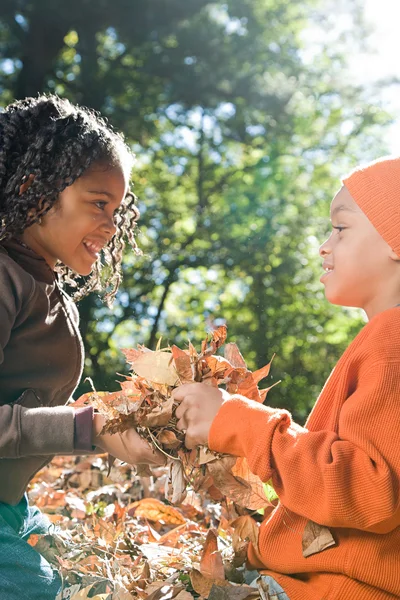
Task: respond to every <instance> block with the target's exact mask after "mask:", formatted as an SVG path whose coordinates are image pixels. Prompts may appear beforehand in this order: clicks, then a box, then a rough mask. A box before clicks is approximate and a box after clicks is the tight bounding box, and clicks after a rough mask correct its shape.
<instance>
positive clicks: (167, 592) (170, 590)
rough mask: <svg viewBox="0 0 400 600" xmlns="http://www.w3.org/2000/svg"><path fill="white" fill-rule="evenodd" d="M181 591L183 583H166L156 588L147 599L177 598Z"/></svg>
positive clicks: (169, 599) (163, 599)
mask: <svg viewBox="0 0 400 600" xmlns="http://www.w3.org/2000/svg"><path fill="white" fill-rule="evenodd" d="M181 591H182V586H181V585H171V584H169V583H164V584H163V585H162V586H160V587H159V588H158V589H157V590H154V592H152V593H151V594H150V595H149V596H147V600H172V598H177V596H178V594H180V593H181Z"/></svg>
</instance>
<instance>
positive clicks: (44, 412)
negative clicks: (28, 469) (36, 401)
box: [15, 406, 74, 457]
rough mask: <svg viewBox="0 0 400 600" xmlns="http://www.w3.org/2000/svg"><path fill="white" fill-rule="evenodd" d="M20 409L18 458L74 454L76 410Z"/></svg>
mask: <svg viewBox="0 0 400 600" xmlns="http://www.w3.org/2000/svg"><path fill="white" fill-rule="evenodd" d="M15 408H17V407H15ZM18 408H20V409H21V410H20V414H19V417H20V418H19V427H20V439H19V448H18V449H17V457H20V456H40V455H44V456H45V455H48V454H72V453H73V451H74V410H73V408H71V407H70V406H52V407H47V406H46V407H40V408H24V407H18Z"/></svg>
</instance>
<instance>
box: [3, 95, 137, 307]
mask: <svg viewBox="0 0 400 600" xmlns="http://www.w3.org/2000/svg"><path fill="white" fill-rule="evenodd" d="M132 162H133V154H132V153H131V151H130V149H129V148H128V146H127V145H126V144H125V142H124V140H123V137H122V136H121V135H119V134H118V133H116V132H115V131H114V130H113V129H112V127H111V126H110V125H109V124H108V123H106V121H105V120H104V119H103V118H101V117H100V115H99V114H98V113H96V112H95V111H92V110H90V109H88V108H85V107H82V106H75V105H73V104H71V103H70V102H69V101H68V100H66V99H62V98H59V97H58V96H56V95H40V96H38V97H37V98H25V99H24V100H19V101H17V102H14V103H13V104H10V105H9V106H7V107H6V109H5V110H4V111H3V112H1V113H0V242H1V240H5V239H7V238H9V237H12V236H16V237H17V236H18V235H20V234H21V233H22V232H23V231H24V230H25V229H26V228H27V227H29V226H30V225H32V224H33V223H37V222H39V221H40V219H41V217H43V215H45V214H46V213H47V212H48V211H49V210H50V209H51V208H52V206H54V204H55V203H56V202H57V199H58V197H59V194H60V192H62V191H63V190H64V189H65V188H66V187H67V186H69V185H71V184H72V183H74V181H75V180H76V179H78V177H80V176H81V175H82V174H83V173H84V172H85V171H86V169H88V168H89V167H90V166H91V165H94V164H95V163H102V164H105V165H107V166H109V167H113V166H115V165H121V167H122V168H124V169H125V168H128V169H129V170H130V168H131V166H132ZM28 179H29V181H30V183H31V184H30V185H29V187H28V186H26V187H27V189H26V191H24V192H23V193H20V187H21V185H22V184H23V183H24V182H27V181H28ZM135 200H136V198H135V195H134V194H133V193H132V192H128V194H127V195H126V197H125V199H124V200H123V202H122V203H121V206H120V208H119V210H118V212H117V214H116V217H115V226H116V228H117V231H116V233H115V235H114V236H113V238H112V239H111V241H110V242H109V243H108V245H107V246H106V247H105V248H104V250H103V255H104V263H105V264H103V262H102V259H101V257H99V259H98V260H97V262H96V264H95V266H94V269H93V271H92V273H91V275H90V276H89V277H88V279H86V281H84V282H83V284H82V283H81V284H80V285H79V284H78V279H79V277H80V276H79V275H78V274H77V273H75V272H74V271H72V270H71V269H69V268H68V267H66V266H65V265H63V264H59V265H57V271H58V272H59V273H60V279H61V281H62V282H64V283H67V284H69V285H72V286H73V287H75V288H77V291H76V293H75V294H74V300H79V299H81V298H83V297H84V296H86V295H87V294H88V293H89V292H91V291H93V290H105V291H106V293H105V296H104V297H105V300H106V302H107V304H110V303H111V302H112V300H113V298H114V296H115V294H116V292H117V290H118V286H119V284H120V282H121V279H122V269H121V261H122V253H123V249H124V247H125V239H127V240H128V241H129V243H130V244H131V246H132V247H133V249H134V250H135V252H137V253H139V250H138V247H137V244H136V241H135V238H134V229H135V226H136V221H137V220H138V218H139V211H138V209H137V208H136V206H135Z"/></svg>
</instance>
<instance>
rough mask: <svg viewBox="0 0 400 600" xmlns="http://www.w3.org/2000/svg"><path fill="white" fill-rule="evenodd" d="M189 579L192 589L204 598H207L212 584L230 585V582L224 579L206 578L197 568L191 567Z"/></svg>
mask: <svg viewBox="0 0 400 600" xmlns="http://www.w3.org/2000/svg"><path fill="white" fill-rule="evenodd" d="M190 581H191V583H192V587H193V589H194V591H195V592H197V593H198V594H200V596H203V597H204V598H208V596H209V594H210V592H211V588H212V586H213V585H214V584H215V585H219V586H230V583H229V582H228V581H226V580H225V579H208V578H207V577H204V575H202V574H201V573H200V571H198V570H197V569H192V571H191V572H190Z"/></svg>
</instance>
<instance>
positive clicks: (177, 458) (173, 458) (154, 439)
mask: <svg viewBox="0 0 400 600" xmlns="http://www.w3.org/2000/svg"><path fill="white" fill-rule="evenodd" d="M146 429H147V433H148V434H149V436H150V437H151V441H152V442H153V444H154V445H155V447H156V448H157V450H159V451H160V452H162V453H163V454H164V455H165V456H168V458H172V460H179V461H180V460H181V459H180V458H179V457H177V456H171V455H170V454H168V453H167V452H165V451H164V450H163V449H162V448H160V446H159V445H158V444H157V442H156V438H155V437H154V435H153V434H152V433H151V431H150V429H149V428H148V427H146Z"/></svg>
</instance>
